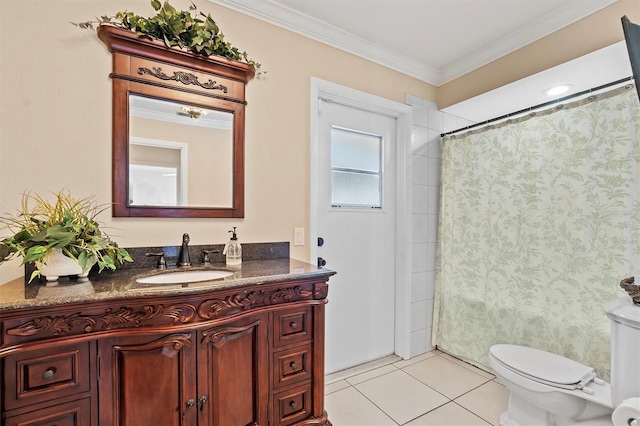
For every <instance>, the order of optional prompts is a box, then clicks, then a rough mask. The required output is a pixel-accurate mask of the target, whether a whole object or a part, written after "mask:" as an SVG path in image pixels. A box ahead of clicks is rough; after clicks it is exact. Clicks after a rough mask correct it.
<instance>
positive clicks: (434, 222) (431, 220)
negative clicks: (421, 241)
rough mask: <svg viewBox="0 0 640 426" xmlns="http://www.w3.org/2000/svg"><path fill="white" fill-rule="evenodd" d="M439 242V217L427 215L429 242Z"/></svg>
mask: <svg viewBox="0 0 640 426" xmlns="http://www.w3.org/2000/svg"><path fill="white" fill-rule="evenodd" d="M436 241H438V215H435V214H430V215H427V242H428V243H435V242H436Z"/></svg>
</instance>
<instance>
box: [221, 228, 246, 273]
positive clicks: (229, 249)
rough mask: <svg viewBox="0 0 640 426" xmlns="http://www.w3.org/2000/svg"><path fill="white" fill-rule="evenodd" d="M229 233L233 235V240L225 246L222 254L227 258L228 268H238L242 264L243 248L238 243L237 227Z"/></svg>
mask: <svg viewBox="0 0 640 426" xmlns="http://www.w3.org/2000/svg"><path fill="white" fill-rule="evenodd" d="M229 232H231V234H232V235H231V239H230V240H229V241H227V244H225V246H224V250H223V251H222V254H224V255H225V256H226V262H227V266H238V265H240V264H241V263H242V246H241V245H240V243H239V242H238V236H237V235H236V227H235V226H234V227H233V230H231V231H229Z"/></svg>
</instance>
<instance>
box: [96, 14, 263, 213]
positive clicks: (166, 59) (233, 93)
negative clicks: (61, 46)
mask: <svg viewBox="0 0 640 426" xmlns="http://www.w3.org/2000/svg"><path fill="white" fill-rule="evenodd" d="M98 37H99V38H100V40H102V41H103V42H104V43H105V45H106V46H107V48H108V49H109V51H110V52H111V53H112V58H113V70H112V72H111V74H109V77H110V78H111V79H112V88H113V89H112V93H113V100H112V102H113V103H112V114H113V117H112V144H113V148H112V149H113V153H112V155H113V160H112V161H113V163H112V174H113V187H112V197H113V209H112V216H114V217H193V218H202V217H208V218H241V217H244V122H245V119H244V108H245V105H246V101H245V85H246V84H247V82H248V81H249V80H250V79H251V78H253V76H254V75H255V71H254V69H253V67H252V66H251V65H248V64H245V63H242V62H238V61H233V60H229V59H226V58H223V57H220V56H208V57H207V56H202V55H197V54H194V53H191V52H188V51H186V50H183V49H178V48H167V47H166V46H165V45H164V43H162V42H161V41H157V40H152V39H150V38H148V37H140V36H138V35H137V34H136V33H135V32H132V31H128V30H125V29H122V28H117V27H114V26H111V25H101V26H100V27H99V28H98ZM130 94H139V95H142V96H149V97H153V98H157V99H166V100H170V101H175V102H180V103H186V104H196V105H201V106H203V107H205V108H211V109H217V110H221V111H225V112H230V113H232V114H233V116H234V120H233V206H232V207H190V206H176V207H161V206H137V205H130V204H129V95H130Z"/></svg>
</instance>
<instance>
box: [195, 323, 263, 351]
mask: <svg viewBox="0 0 640 426" xmlns="http://www.w3.org/2000/svg"><path fill="white" fill-rule="evenodd" d="M258 324H260V321H254V322H252V323H251V324H247V325H245V326H242V327H216V328H213V329H211V330H207V331H203V332H202V343H206V342H207V341H208V342H209V343H211V344H212V345H213V346H215V347H216V348H221V347H222V346H224V344H225V343H227V341H230V340H234V339H238V338H240V337H242V336H246V335H247V334H250V333H251V332H252V331H253V328H254V327H256V326H257V325H258Z"/></svg>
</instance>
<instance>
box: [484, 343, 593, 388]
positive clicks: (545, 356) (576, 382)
mask: <svg viewBox="0 0 640 426" xmlns="http://www.w3.org/2000/svg"><path fill="white" fill-rule="evenodd" d="M489 351H490V353H491V355H492V356H493V358H494V359H495V360H496V361H497V362H499V363H500V365H502V366H503V367H505V368H506V369H508V370H510V371H512V372H514V373H515V374H518V375H520V376H523V377H526V378H527V379H530V380H533V381H535V382H538V383H541V384H544V385H548V386H552V387H555V388H560V389H567V390H581V391H583V392H585V393H587V394H589V395H593V393H594V391H593V389H591V388H588V387H586V386H587V384H588V383H590V382H591V381H593V382H594V383H597V384H599V385H602V384H604V381H602V380H600V379H598V378H597V377H596V373H595V371H594V369H593V368H591V367H588V366H586V365H583V364H580V363H579V362H576V361H573V360H570V359H568V358H565V357H563V356H560V355H556V354H553V353H550V352H545V351H541V350H539V349H534V348H529V347H526V346H518V345H506V344H502V345H494V346H492V347H491V348H490V349H489Z"/></svg>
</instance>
